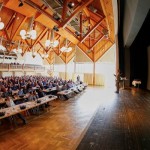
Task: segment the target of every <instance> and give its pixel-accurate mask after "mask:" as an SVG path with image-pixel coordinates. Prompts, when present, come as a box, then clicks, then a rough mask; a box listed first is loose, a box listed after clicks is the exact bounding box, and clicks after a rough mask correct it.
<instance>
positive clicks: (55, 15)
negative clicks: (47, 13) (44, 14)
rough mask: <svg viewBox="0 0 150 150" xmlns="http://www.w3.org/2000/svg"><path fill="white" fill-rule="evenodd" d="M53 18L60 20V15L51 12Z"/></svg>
mask: <svg viewBox="0 0 150 150" xmlns="http://www.w3.org/2000/svg"><path fill="white" fill-rule="evenodd" d="M53 18H54V19H55V20H57V21H59V20H60V17H59V16H58V14H57V13H54V14H53Z"/></svg>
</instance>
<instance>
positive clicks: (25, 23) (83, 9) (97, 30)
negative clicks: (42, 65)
mask: <svg viewBox="0 0 150 150" xmlns="http://www.w3.org/2000/svg"><path fill="white" fill-rule="evenodd" d="M22 2H23V6H22V7H18V5H19V1H18V0H13V1H12V0H3V7H2V9H1V10H0V17H1V20H2V21H3V22H4V24H5V27H4V29H3V30H0V37H3V45H4V46H5V47H6V48H7V50H8V51H11V50H12V49H13V48H17V47H18V43H20V47H21V48H22V49H23V52H22V55H24V54H25V52H27V51H32V50H33V48H34V51H36V52H38V53H39V54H40V55H41V56H42V54H43V53H47V54H48V55H49V57H48V58H47V61H48V62H49V63H50V64H52V63H54V57H55V55H58V56H59V57H60V58H61V59H62V60H63V61H64V63H68V62H69V61H70V60H71V59H72V58H73V57H74V55H75V47H76V46H77V47H78V48H79V49H80V50H81V51H83V52H84V54H85V55H87V56H88V57H89V58H90V59H91V60H92V61H93V62H96V61H97V60H98V59H99V58H100V57H101V56H102V55H103V54H104V53H105V52H106V51H107V50H108V49H109V48H110V47H111V46H112V45H113V44H114V20H113V8H112V0H88V1H87V0H82V1H80V0H72V1H70V0H63V1H62V0H61V1H60V0H38V1H37V0H24V1H22ZM70 2H74V4H75V6H74V7H73V8H70V7H69V6H68V4H69V3H70ZM31 17H34V23H33V28H34V29H35V30H36V31H37V38H36V39H35V40H31V39H25V40H23V39H21V36H20V31H21V30H22V29H24V30H28V28H29V24H30V20H31V19H30V18H31ZM54 26H55V27H57V28H58V29H59V31H57V32H55V33H54V39H55V40H58V41H59V45H58V46H57V47H55V48H51V47H49V48H47V47H45V41H46V40H47V39H49V38H50V36H51V35H50V31H51V30H52V29H53V28H54ZM66 38H67V39H68V46H70V47H72V51H71V52H68V53H67V52H61V51H60V48H61V47H62V46H64V43H65V39H66Z"/></svg>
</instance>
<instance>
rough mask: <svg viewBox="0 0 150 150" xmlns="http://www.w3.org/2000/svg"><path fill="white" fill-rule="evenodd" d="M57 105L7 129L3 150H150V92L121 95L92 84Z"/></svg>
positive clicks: (0, 142)
mask: <svg viewBox="0 0 150 150" xmlns="http://www.w3.org/2000/svg"><path fill="white" fill-rule="evenodd" d="M52 106H53V107H52V108H51V110H50V111H49V112H47V113H43V114H42V115H40V116H33V117H32V118H27V120H28V124H27V125H25V126H20V127H18V128H16V129H12V130H7V132H5V131H3V132H1V133H0V150H72V149H78V150H89V149H91V150H122V149H123V150H126V149H129V150H141V149H143V150H149V149H150V144H149V143H150V119H149V116H150V93H149V92H146V91H141V90H138V89H133V90H121V92H120V94H116V93H114V91H113V90H105V89H103V88H100V87H88V88H87V89H86V91H85V92H83V93H82V94H80V95H77V96H76V97H74V98H72V99H70V100H68V101H59V100H56V101H54V102H53V103H52ZM0 128H1V126H0ZM5 130H6V129H5ZM0 131H1V129H0ZM86 131H87V132H86ZM83 137H84V138H83ZM82 138H83V139H82ZM80 141H81V143H80ZM79 143H80V144H79ZM78 145H79V146H78Z"/></svg>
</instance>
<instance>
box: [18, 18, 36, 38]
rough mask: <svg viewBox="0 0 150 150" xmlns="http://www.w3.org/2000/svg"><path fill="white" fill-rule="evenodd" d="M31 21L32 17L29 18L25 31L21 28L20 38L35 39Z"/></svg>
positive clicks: (32, 20)
mask: <svg viewBox="0 0 150 150" xmlns="http://www.w3.org/2000/svg"><path fill="white" fill-rule="evenodd" d="M33 22H34V17H31V18H30V24H29V29H28V30H27V31H25V30H21V31H20V35H21V38H22V39H23V40H24V39H32V40H35V39H36V30H34V29H33Z"/></svg>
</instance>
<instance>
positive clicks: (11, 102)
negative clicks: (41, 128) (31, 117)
mask: <svg viewBox="0 0 150 150" xmlns="http://www.w3.org/2000/svg"><path fill="white" fill-rule="evenodd" d="M5 100H6V105H7V107H13V106H15V103H14V102H13V100H12V99H11V98H10V97H9V96H7V97H6V99H5ZM17 116H18V117H19V118H20V119H21V120H22V122H23V124H27V121H26V119H25V118H24V117H23V116H22V115H21V114H20V113H18V114H17Z"/></svg>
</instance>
